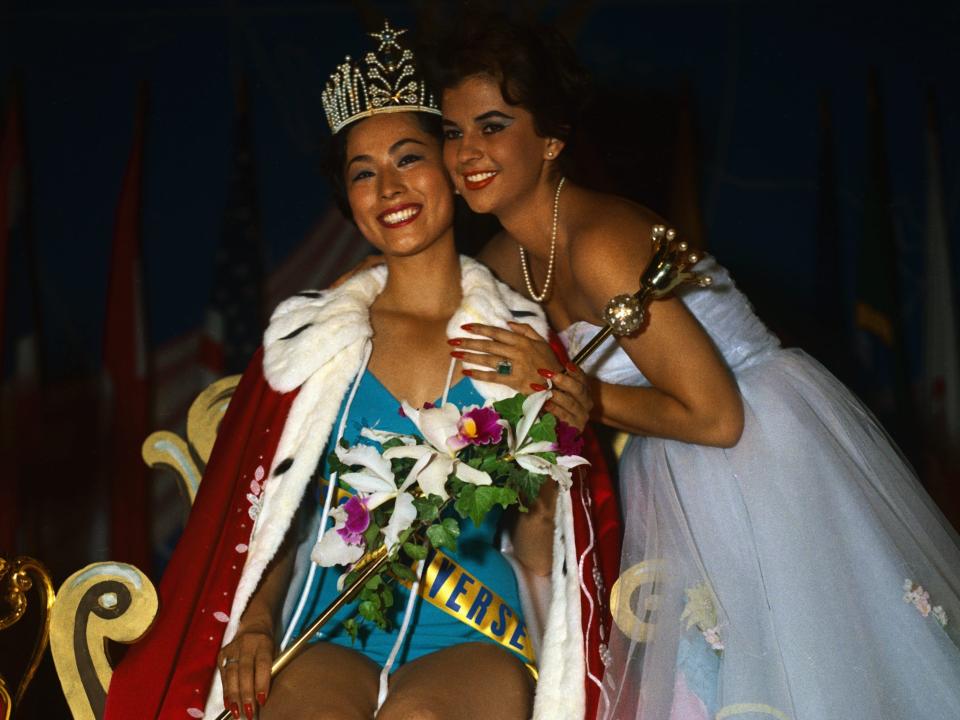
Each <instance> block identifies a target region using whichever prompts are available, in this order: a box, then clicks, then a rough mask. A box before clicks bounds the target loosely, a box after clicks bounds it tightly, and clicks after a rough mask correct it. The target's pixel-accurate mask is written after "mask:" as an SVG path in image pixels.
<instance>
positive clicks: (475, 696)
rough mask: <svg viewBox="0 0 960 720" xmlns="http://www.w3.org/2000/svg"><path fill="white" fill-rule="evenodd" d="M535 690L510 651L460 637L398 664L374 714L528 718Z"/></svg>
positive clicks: (396, 718) (412, 719) (392, 718)
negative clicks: (439, 648)
mask: <svg viewBox="0 0 960 720" xmlns="http://www.w3.org/2000/svg"><path fill="white" fill-rule="evenodd" d="M533 690H534V682H533V678H532V677H531V675H530V671H529V670H527V669H526V668H525V667H524V665H523V663H522V662H520V660H519V659H518V658H517V657H515V656H514V655H512V654H511V653H509V652H507V651H506V650H504V649H503V648H499V647H497V646H496V645H492V644H490V643H485V642H475V643H462V644H460V645H454V646H453V647H449V648H446V649H444V650H438V651H437V652H435V653H430V654H429V655H424V656H423V657H421V658H417V659H416V660H414V661H412V662H409V663H407V664H406V665H404V666H403V667H401V668H399V669H398V670H397V671H396V672H395V673H394V674H393V676H392V677H391V678H390V694H389V695H388V696H387V699H386V702H384V704H383V707H382V708H380V712H379V713H377V720H489V718H497V720H527V718H529V717H530V713H531V711H532V708H533Z"/></svg>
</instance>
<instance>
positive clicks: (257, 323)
mask: <svg viewBox="0 0 960 720" xmlns="http://www.w3.org/2000/svg"><path fill="white" fill-rule="evenodd" d="M233 132H234V138H233V158H232V160H231V162H232V167H231V169H230V180H229V183H230V185H229V188H228V191H227V207H226V212H225V213H224V218H223V230H222V234H221V236H220V246H219V247H218V249H217V255H216V269H215V273H214V283H213V293H212V297H211V300H210V305H209V307H208V309H207V319H206V332H205V333H204V337H203V342H202V344H201V348H200V349H201V352H202V362H203V363H204V365H205V366H206V367H207V368H208V370H209V371H210V379H211V380H212V379H214V378H216V377H220V376H222V375H228V374H231V373H238V372H242V371H243V369H244V368H245V367H246V365H247V361H248V360H249V359H250V357H251V356H252V355H253V353H254V351H255V350H256V349H257V347H258V346H259V345H260V332H261V330H262V325H263V275H264V270H263V268H264V264H265V263H264V251H263V244H262V241H261V237H260V212H259V206H258V201H257V180H256V172H255V170H256V169H255V166H254V163H253V128H252V125H251V118H250V110H249V102H248V97H247V86H246V82H245V81H243V80H242V79H241V81H240V82H239V84H238V88H237V95H236V109H235V120H234V131H233Z"/></svg>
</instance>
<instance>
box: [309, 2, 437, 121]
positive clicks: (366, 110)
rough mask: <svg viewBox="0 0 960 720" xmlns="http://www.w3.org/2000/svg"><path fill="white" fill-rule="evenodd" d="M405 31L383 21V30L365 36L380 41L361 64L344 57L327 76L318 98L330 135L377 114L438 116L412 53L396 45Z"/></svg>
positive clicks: (431, 94)
mask: <svg viewBox="0 0 960 720" xmlns="http://www.w3.org/2000/svg"><path fill="white" fill-rule="evenodd" d="M405 32H406V30H401V29H395V28H392V27H390V21H389V20H385V21H384V23H383V30H381V31H380V32H374V33H369V35H370V37H372V38H375V39H376V40H379V41H380V47H378V48H377V50H376V52H368V53H367V54H366V56H365V57H364V58H363V61H362V62H358V61H355V60H353V59H351V58H350V56H349V55H348V56H347V57H346V58H344V61H343V62H342V63H341V64H340V65H338V66H337V69H336V70H335V71H334V72H333V74H332V75H331V76H330V79H329V80H328V81H327V86H326V87H325V88H324V90H323V95H322V98H323V110H324V112H325V113H326V115H327V122H328V123H329V125H330V131H331V132H332V133H333V134H334V135H336V134H337V133H338V132H340V130H342V129H343V128H344V127H345V126H347V125H349V124H350V123H352V122H354V121H356V120H359V119H361V118H365V117H370V116H371V115H378V114H380V113H393V112H425V113H432V114H434V115H439V114H440V108H439V107H438V105H437V101H436V100H435V99H434V97H433V93H431V92H430V91H429V90H428V89H427V84H426V82H425V81H424V80H423V78H422V77H420V76H419V75H418V73H417V67H416V64H415V61H414V58H413V52H412V51H411V50H409V49H408V48H403V47H400V45H399V43H397V38H399V37H400V36H401V35H403V34H404V33H405Z"/></svg>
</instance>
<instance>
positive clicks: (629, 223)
mask: <svg viewBox="0 0 960 720" xmlns="http://www.w3.org/2000/svg"><path fill="white" fill-rule="evenodd" d="M574 209H575V210H576V217H575V221H574V222H573V223H572V224H571V226H570V238H571V239H570V244H569V256H570V266H571V268H572V270H573V274H574V278H575V280H576V282H577V284H578V285H579V286H580V287H581V288H584V289H585V290H587V293H586V294H587V296H593V295H594V293H593V292H590V291H589V289H590V288H594V289H596V294H597V297H598V298H602V299H604V300H605V299H607V298H609V297H610V296H611V295H613V294H617V293H624V292H630V293H632V292H635V291H636V289H637V281H638V279H639V277H640V273H641V272H643V269H644V268H645V267H646V265H647V262H649V260H650V257H651V255H652V252H653V249H652V245H651V243H650V235H651V232H652V230H653V226H654V225H657V224H662V223H663V222H664V221H663V219H662V218H660V217H659V216H658V215H657V214H656V213H654V212H653V211H652V210H650V209H648V208H646V207H644V206H642V205H638V204H636V203H634V202H631V201H629V200H626V199H624V198H620V197H616V196H614V195H607V194H603V193H594V192H589V191H583V192H582V194H580V195H579V196H578V197H577V200H576V206H575V208H574Z"/></svg>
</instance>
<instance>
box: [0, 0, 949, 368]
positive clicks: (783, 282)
mask: <svg viewBox="0 0 960 720" xmlns="http://www.w3.org/2000/svg"><path fill="white" fill-rule="evenodd" d="M530 4H531V5H534V3H530ZM84 5H85V4H84V3H53V2H29V3H27V2H21V3H16V2H14V3H12V8H11V9H8V10H6V11H5V12H4V13H3V15H2V16H0V18H2V23H0V77H3V78H12V77H15V78H18V79H19V81H20V83H21V86H22V92H23V101H24V124H25V128H26V133H27V153H28V154H27V162H28V164H29V167H30V171H31V174H32V206H33V215H34V225H35V236H36V242H37V247H38V254H39V263H40V277H41V280H42V294H43V311H44V319H45V323H46V328H45V334H46V338H45V342H46V346H47V351H48V352H47V354H48V356H49V358H50V364H51V370H52V372H53V375H54V376H57V375H63V374H70V373H74V372H80V371H83V370H89V369H95V368H96V367H97V366H98V365H99V362H100V358H99V354H100V347H101V337H102V331H103V328H102V322H103V316H104V308H103V304H104V299H105V288H106V279H107V278H106V276H107V273H108V251H109V246H110V239H111V233H112V229H113V220H114V212H115V208H116V203H117V198H118V194H119V190H120V182H121V178H122V172H123V167H124V163H125V161H126V157H127V154H128V153H129V150H130V143H131V134H132V125H133V114H134V103H135V94H136V89H137V84H138V82H139V81H141V80H144V79H145V80H147V81H148V82H149V86H150V112H149V117H148V130H147V147H146V165H145V168H146V169H145V173H146V174H145V183H144V210H143V243H144V263H145V271H146V283H147V304H148V308H149V317H150V332H149V337H150V341H151V343H152V344H153V345H157V344H159V343H162V342H164V341H166V340H169V339H170V338H173V337H175V336H177V335H179V334H181V333H183V332H186V331H188V330H190V329H192V328H194V327H196V326H197V325H198V324H200V322H201V321H202V317H203V310H204V307H205V305H206V303H207V301H208V298H209V295H210V291H211V285H212V282H213V267H214V251H215V248H216V245H217V243H218V240H219V237H220V231H221V223H222V218H223V213H224V209H225V203H226V191H227V178H228V172H229V170H230V149H231V142H232V132H233V122H232V121H233V90H232V84H233V82H234V78H235V77H236V76H237V75H239V74H240V73H243V74H245V75H246V76H247V77H248V79H249V86H250V99H251V103H252V108H253V137H254V143H255V155H256V157H255V162H256V167H257V182H258V190H259V198H260V211H261V223H262V235H263V238H264V242H265V245H266V251H267V257H268V265H269V266H273V265H274V264H276V263H277V262H279V261H281V260H283V258H284V257H285V256H286V255H287V254H288V253H289V252H290V251H291V250H292V248H294V247H295V246H296V245H297V244H298V243H299V242H300V241H301V240H302V239H303V237H304V236H305V234H306V233H307V231H308V230H309V228H310V227H311V226H312V224H313V223H314V222H315V221H316V220H317V218H318V217H319V216H321V215H322V213H323V211H324V210H325V209H326V207H327V203H328V200H327V191H326V188H325V186H324V182H323V179H322V178H321V177H320V174H319V172H318V170H317V164H318V148H319V141H320V138H321V136H322V134H323V133H324V131H325V126H324V122H323V116H322V111H321V104H320V88H321V86H322V84H323V82H324V80H325V78H326V74H327V73H328V72H329V70H330V69H331V68H332V66H333V65H334V64H335V63H336V62H337V61H339V60H340V58H341V57H342V56H343V55H344V54H346V53H348V52H353V53H356V52H358V50H360V49H363V48H365V47H366V45H365V40H364V39H363V37H362V31H363V22H364V19H365V18H369V17H376V15H377V13H380V14H386V15H389V16H390V17H391V18H392V19H393V20H394V23H395V24H399V25H401V26H410V25H412V24H415V23H416V22H417V20H418V13H420V14H421V17H422V14H423V13H428V14H429V13H435V12H439V13H440V14H443V13H446V12H452V11H453V9H454V6H455V3H437V4H435V5H430V4H429V3H409V2H376V3H350V2H315V3H309V2H301V3H283V2H277V3H267V2H259V3H258V2H205V1H204V0H194V1H193V2H182V1H179V0H174V1H171V2H163V3H160V2H153V3H149V2H113V3H109V2H108V3H99V4H96V5H88V6H86V7H84ZM536 5H538V6H539V5H543V6H545V9H544V10H543V11H542V13H541V16H542V17H544V18H547V19H550V18H557V17H560V18H568V17H569V16H570V15H571V14H572V10H571V9H573V10H578V12H579V15H578V18H579V21H578V22H577V23H576V25H577V27H578V28H579V31H578V33H577V35H576V38H575V42H576V45H577V48H578V50H579V52H580V54H581V55H582V57H583V59H584V61H585V62H586V63H587V65H588V66H589V67H590V69H591V70H592V71H593V72H594V74H595V75H596V77H597V78H598V79H599V80H600V81H601V82H602V83H604V84H607V85H611V86H616V87H617V88H619V89H624V88H625V89H627V91H628V92H629V91H630V89H631V88H636V90H637V92H638V94H639V93H642V92H647V91H649V90H650V89H663V90H665V91H667V92H672V91H674V90H675V89H676V88H678V87H679V86H680V84H681V83H684V82H686V83H687V84H688V86H689V87H690V89H691V92H692V93H693V96H694V99H695V106H694V110H695V113H696V117H695V121H696V124H697V128H698V131H699V141H700V145H701V152H700V160H701V163H700V165H701V166H700V168H699V175H700V181H701V205H702V212H703V219H704V223H705V235H706V238H707V241H708V245H709V247H710V249H711V250H712V251H713V252H714V253H715V254H716V255H717V256H718V257H719V258H720V259H721V261H722V262H724V263H725V264H727V265H728V266H730V267H731V268H732V269H733V270H734V272H735V274H736V276H737V277H738V278H739V279H740V282H741V284H743V285H745V286H746V287H747V288H748V289H749V290H753V291H754V298H755V301H756V303H757V305H758V306H759V310H760V311H761V313H762V314H767V315H769V314H771V312H772V313H773V314H774V315H775V314H776V308H777V307H781V306H782V307H784V308H788V309H789V310H790V312H792V313H794V314H796V313H801V314H802V313H805V312H809V313H812V312H813V307H814V298H813V292H812V290H813V288H814V287H815V282H816V276H817V270H816V267H815V248H816V217H817V198H818V196H817V187H818V153H819V150H818V148H819V138H820V123H819V116H818V102H819V97H820V94H821V93H826V95H827V96H828V97H829V99H830V102H831V104H832V114H833V124H834V130H833V133H834V142H835V148H836V181H837V187H838V202H839V233H838V238H839V242H840V244H841V249H842V253H841V257H842V258H843V259H844V261H845V262H844V267H843V273H842V277H843V278H844V279H845V280H846V282H845V288H846V290H845V291H846V296H847V298H848V300H849V302H850V303H852V298H853V295H852V293H853V290H852V288H853V283H852V279H851V278H852V273H853V272H854V267H853V265H854V259H855V254H854V252H855V251H854V248H855V245H856V243H857V242H858V241H859V238H860V235H861V234H862V225H863V221H862V216H861V215H862V203H861V200H862V196H863V191H864V186H865V178H864V169H865V166H866V157H865V150H866V148H865V130H866V124H867V118H866V91H867V77H868V70H869V69H870V68H871V67H873V68H876V70H877V73H878V78H879V87H880V92H881V95H882V99H883V102H884V108H885V113H884V120H885V122H886V129H887V138H888V143H887V145H888V148H887V149H888V162H889V172H890V177H891V186H892V194H893V206H894V215H895V222H896V226H897V228H896V229H897V233H898V239H899V241H900V243H901V246H902V250H903V252H904V258H905V260H906V265H905V266H904V273H903V282H904V285H905V287H904V293H903V295H904V302H905V307H904V310H905V312H906V313H907V318H908V323H907V326H908V328H913V327H916V324H917V323H916V317H917V313H918V312H919V307H918V305H917V292H916V291H917V287H916V285H917V283H918V281H919V272H920V269H921V268H920V266H919V264H918V263H919V259H920V250H921V246H922V237H923V228H924V223H925V192H926V174H925V167H924V123H925V92H926V91H927V89H928V88H932V89H933V91H934V92H935V94H936V97H937V99H938V102H939V109H940V117H941V125H942V128H943V162H942V165H943V168H944V187H945V196H946V205H947V210H948V216H949V220H950V221H951V235H952V238H953V240H954V243H953V245H954V248H955V247H956V236H957V233H958V231H960V228H958V225H960V222H958V218H957V212H956V211H957V205H958V196H960V182H958V173H957V168H958V166H960V163H958V162H957V160H958V157H960V89H958V85H957V83H956V77H955V73H956V71H957V69H958V68H960V62H958V60H960V51H958V50H957V46H958V43H957V42H956V38H957V37H958V36H960V14H958V10H957V9H956V6H953V5H952V4H949V3H944V4H943V5H942V6H940V5H935V4H928V5H926V6H925V5H923V4H920V5H917V4H913V3H911V4H909V5H908V4H907V3H902V4H901V5H900V6H886V5H883V4H881V3H869V4H867V3H857V4H843V3H838V4H832V3H831V4H830V6H828V5H827V4H820V3H810V4H803V3H775V2H766V3H737V2H721V1H713V2H711V1H701V2H695V1H690V2H683V1H678V2H614V1H610V0H608V1H606V2H603V1H599V2H592V3H591V2H580V3H574V2H566V3H564V2H548V3H538V4H536ZM358 8H359V9H358ZM4 94H5V95H7V94H8V93H7V91H6V90H4ZM605 112H607V113H609V114H610V115H617V113H618V108H617V107H609V108H606V110H605ZM653 112H656V109H655V108H654V109H653ZM616 127H617V128H618V132H624V129H623V124H622V123H619V122H618V123H616ZM638 131H639V130H638ZM634 162H635V167H636V171H637V172H638V173H648V172H649V171H650V168H648V167H645V163H644V158H643V157H637V158H635V159H634ZM626 165H627V166H629V163H626ZM660 209H661V210H664V211H665V209H664V208H660ZM958 256H960V253H958V252H954V253H953V260H954V265H955V267H960V265H958V264H957V263H958ZM268 269H269V268H268ZM757 293H759V294H757ZM765 310H766V313H765ZM836 312H838V313H843V314H844V315H845V316H849V315H850V314H851V308H850V307H838V308H837V309H836ZM911 318H912V320H911ZM773 323H774V324H775V325H776V324H777V321H776V318H773ZM788 324H789V323H788ZM911 332H912V331H911ZM910 345H911V347H914V346H916V345H917V343H916V342H911V343H910ZM916 362H917V358H916V357H913V359H912V364H913V365H916Z"/></svg>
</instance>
